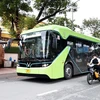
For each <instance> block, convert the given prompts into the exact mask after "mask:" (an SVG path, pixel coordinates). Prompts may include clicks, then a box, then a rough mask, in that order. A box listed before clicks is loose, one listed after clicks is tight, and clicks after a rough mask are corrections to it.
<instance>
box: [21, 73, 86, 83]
mask: <svg viewBox="0 0 100 100" xmlns="http://www.w3.org/2000/svg"><path fill="white" fill-rule="evenodd" d="M86 75H87V74H82V75H75V76H73V77H72V78H71V79H68V80H73V79H75V78H79V77H82V76H86ZM68 80H65V79H64V78H60V79H48V78H33V77H27V78H25V79H21V80H20V81H26V82H35V83H45V84H54V83H57V82H62V81H68Z"/></svg>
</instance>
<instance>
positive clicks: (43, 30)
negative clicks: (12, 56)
mask: <svg viewBox="0 0 100 100" xmlns="http://www.w3.org/2000/svg"><path fill="white" fill-rule="evenodd" d="M99 43H100V39H98V38H95V37H92V36H87V35H84V34H81V33H77V32H74V31H72V30H71V29H69V28H67V27H64V26H59V25H47V26H42V27H39V28H33V29H30V30H27V31H24V32H22V33H21V35H20V41H19V48H20V56H19V60H18V64H17V75H19V76H32V77H48V78H50V79H58V78H65V79H70V78H71V77H72V76H73V75H78V74H83V73H87V72H88V71H87V61H88V60H89V59H90V58H91V56H92V54H93V53H94V52H96V53H97V54H100V53H99V51H100V48H99V45H98V44H99Z"/></svg>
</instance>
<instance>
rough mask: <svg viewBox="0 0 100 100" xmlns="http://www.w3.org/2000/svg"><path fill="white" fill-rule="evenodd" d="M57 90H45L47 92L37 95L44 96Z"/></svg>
mask: <svg viewBox="0 0 100 100" xmlns="http://www.w3.org/2000/svg"><path fill="white" fill-rule="evenodd" d="M57 91H58V90H52V91H48V92H45V93H41V94H37V96H44V95H47V94H51V93H54V92H57Z"/></svg>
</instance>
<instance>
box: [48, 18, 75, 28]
mask: <svg viewBox="0 0 100 100" xmlns="http://www.w3.org/2000/svg"><path fill="white" fill-rule="evenodd" d="M49 21H50V22H51V23H52V24H57V25H62V26H66V27H68V28H70V29H71V28H72V21H71V20H70V19H67V18H65V17H55V18H49ZM75 27H77V25H75V24H73V28H74V30H75Z"/></svg>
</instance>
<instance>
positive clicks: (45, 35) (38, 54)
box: [17, 31, 58, 78]
mask: <svg viewBox="0 0 100 100" xmlns="http://www.w3.org/2000/svg"><path fill="white" fill-rule="evenodd" d="M21 37H22V39H21V41H20V42H19V44H20V45H19V47H20V56H19V60H18V64H17V74H18V75H19V76H34V77H42V76H43V77H45V76H46V77H49V78H52V77H53V75H52V67H53V66H52V65H51V63H52V62H53V60H54V59H55V58H56V57H57V54H58V52H57V41H56V40H57V34H55V33H54V32H53V31H38V32H29V33H27V34H22V35H21ZM51 66H52V67H51Z"/></svg>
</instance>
